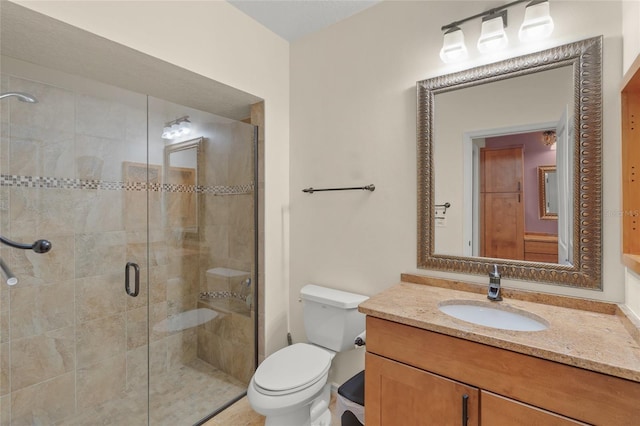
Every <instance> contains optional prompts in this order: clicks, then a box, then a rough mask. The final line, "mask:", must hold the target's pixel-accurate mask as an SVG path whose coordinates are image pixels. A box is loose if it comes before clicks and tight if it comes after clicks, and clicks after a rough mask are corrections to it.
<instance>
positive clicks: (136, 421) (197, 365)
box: [57, 359, 247, 426]
mask: <svg viewBox="0 0 640 426" xmlns="http://www.w3.org/2000/svg"><path fill="white" fill-rule="evenodd" d="M246 389H247V387H246V385H244V384H243V383H242V382H240V381H239V380H237V379H235V378H233V377H231V376H229V375H227V374H226V373H224V372H222V371H220V370H218V369H217V368H215V367H213V366H211V365H210V364H208V363H206V362H204V361H202V360H200V359H196V360H194V361H192V362H190V363H188V364H185V365H182V366H181V367H177V368H174V369H172V370H171V371H168V372H166V373H164V374H162V375H154V376H153V377H152V380H151V384H150V391H149V399H150V407H149V409H150V410H149V411H150V412H149V424H150V425H163V426H165V425H166V426H181V425H184V426H191V425H193V424H194V423H196V422H197V421H199V420H201V419H202V418H203V417H205V416H207V415H208V414H210V413H211V412H213V411H215V410H216V409H217V408H219V407H221V406H222V405H224V404H225V403H227V402H228V401H230V400H231V399H233V398H235V397H237V396H239V395H240V394H242V393H243V392H245V391H246ZM146 399H147V395H146V390H145V391H138V392H135V391H130V392H127V393H126V394H124V395H123V397H122V398H120V399H116V400H111V401H108V402H105V403H104V404H101V405H99V406H97V407H94V408H92V409H90V410H85V411H83V412H80V413H78V414H77V415H76V416H74V417H73V418H67V419H65V420H64V421H61V422H59V423H58V424H57V425H58V426H62V425H64V426H89V425H91V426H93V425H104V426H123V425H126V426H137V425H140V426H142V425H146V424H147V415H146V413H144V412H142V413H141V412H140V407H144V408H145V409H146V406H147V404H146Z"/></svg>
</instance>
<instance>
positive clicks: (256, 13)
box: [227, 0, 381, 42]
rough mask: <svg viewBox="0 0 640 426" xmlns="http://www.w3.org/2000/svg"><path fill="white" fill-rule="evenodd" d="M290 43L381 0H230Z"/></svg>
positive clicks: (229, 0)
mask: <svg viewBox="0 0 640 426" xmlns="http://www.w3.org/2000/svg"><path fill="white" fill-rule="evenodd" d="M227 1H228V2H229V3H231V4H232V5H233V6H235V7H237V8H238V9H240V10H241V11H242V12H244V13H245V14H247V15H249V16H250V17H252V18H253V19H255V20H256V21H258V22H259V23H261V24H262V25H264V26H265V27H267V28H269V29H270V30H271V31H273V32H274V33H276V34H278V35H279V36H280V37H282V38H284V39H286V40H288V41H289V42H292V41H295V40H297V39H299V38H301V37H304V36H305V35H307V34H310V33H313V32H316V31H319V30H321V29H323V28H326V27H328V26H330V25H333V24H335V23H336V22H338V21H341V20H343V19H345V18H348V17H349V16H352V15H355V14H356V13H358V12H361V11H363V10H364V9H366V8H368V7H371V6H373V5H375V4H377V3H379V2H380V1H381V0H227Z"/></svg>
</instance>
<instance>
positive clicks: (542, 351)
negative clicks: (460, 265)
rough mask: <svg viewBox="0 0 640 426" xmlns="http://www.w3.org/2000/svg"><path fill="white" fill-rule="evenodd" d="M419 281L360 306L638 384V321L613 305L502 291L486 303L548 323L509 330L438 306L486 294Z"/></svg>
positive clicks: (439, 282) (412, 323) (384, 316)
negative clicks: (538, 299)
mask: <svg viewBox="0 0 640 426" xmlns="http://www.w3.org/2000/svg"><path fill="white" fill-rule="evenodd" d="M423 281H424V282H422V283H409V282H401V283H399V284H397V285H395V286H393V287H391V288H389V289H387V290H385V291H383V292H381V293H378V294H376V295H374V296H372V297H371V298H370V299H368V300H367V301H365V302H363V303H362V304H360V306H359V310H360V312H362V313H364V314H366V315H370V316H373V317H377V318H381V319H385V320H390V321H394V322H398V323H401V324H405V325H409V326H413V327H417V328H421V329H424V330H429V331H434V332H437V333H442V334H446V335H449V336H453V337H459V338H462V339H466V340H469V341H473V342H478V343H483V344H486V345H490V346H494V347H498V348H502V349H507V350H511V351H514V352H519V353H522V354H526V355H531V356H535V357H538V358H543V359H547V360H551V361H556V362H560V363H563V364H567V365H571V366H575V367H580V368H584V369H587V370H592V371H596V372H600V373H604V374H609V375H612V376H616V377H620V378H624V379H628V380H632V381H635V382H640V341H639V340H640V339H638V335H639V334H638V333H634V330H637V326H638V324H637V323H634V322H633V319H631V318H629V317H628V316H627V315H625V313H624V310H623V309H622V308H621V307H617V305H615V304H609V303H603V304H602V305H603V306H598V302H595V303H592V302H585V303H580V301H584V300H583V299H575V300H576V303H575V305H576V306H579V307H580V309H576V308H573V307H568V306H571V305H572V303H571V302H570V301H569V302H566V299H570V298H564V297H561V296H558V297H560V298H562V299H565V301H564V302H563V303H561V305H565V306H557V304H558V303H556V302H553V304H547V303H536V302H532V301H528V300H518V299H516V298H509V295H513V293H512V292H509V291H504V293H503V295H504V300H503V301H501V302H490V303H492V304H493V303H495V304H496V305H502V306H505V307H506V308H507V309H509V308H515V309H520V310H525V311H527V312H530V313H532V314H535V315H538V316H540V317H542V318H544V319H545V320H546V321H547V322H548V323H549V327H548V328H547V329H546V330H542V331H530V332H525V331H509V330H501V329H496V328H490V327H485V326H481V325H476V324H473V323H469V322H466V321H462V320H459V319H456V318H454V317H451V316H449V315H447V314H445V313H443V312H441V311H440V310H439V309H438V304H439V303H440V302H443V301H445V300H451V299H460V300H470V301H478V302H488V301H487V297H486V293H485V294H479V293H478V292H477V291H461V290H459V289H456V288H455V287H457V286H456V285H455V282H451V283H453V284H447V285H446V286H442V281H443V280H434V283H435V284H434V285H432V284H429V280H423ZM458 287H460V286H458ZM461 287H462V288H465V289H466V290H468V289H469V288H468V287H469V286H464V285H463V286H461ZM477 287H480V286H477ZM505 290H506V289H505ZM484 291H485V292H486V286H485V287H484ZM516 293H517V292H516ZM514 297H517V296H514ZM548 297H549V298H550V299H553V298H554V297H555V296H548ZM524 299H526V297H524ZM585 307H586V309H585Z"/></svg>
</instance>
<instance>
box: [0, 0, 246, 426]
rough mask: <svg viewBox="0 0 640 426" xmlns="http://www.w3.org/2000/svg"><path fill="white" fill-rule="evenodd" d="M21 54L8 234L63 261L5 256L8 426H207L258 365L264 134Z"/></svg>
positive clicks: (3, 216) (6, 62)
mask: <svg viewBox="0 0 640 426" xmlns="http://www.w3.org/2000/svg"><path fill="white" fill-rule="evenodd" d="M3 3H5V2H3ZM3 7H4V6H3ZM3 37H4V34H3ZM7 51H10V49H5V46H3V50H2V53H3V56H2V63H1V65H2V69H1V74H0V92H1V93H0V132H1V133H0V175H1V176H0V235H2V237H3V238H5V239H8V240H11V241H17V242H21V243H29V244H31V243H33V242H34V241H36V240H41V239H46V240H47V241H50V243H51V249H50V250H48V251H47V252H44V253H38V252H37V251H34V250H24V249H20V248H16V247H11V246H9V245H6V244H1V245H0V258H1V259H2V261H3V262H4V265H5V267H6V268H5V269H6V270H7V271H9V272H7V273H6V274H5V273H3V275H2V282H0V425H3V426H5V425H7V426H8V425H32V424H34V425H95V424H102V425H125V424H126V425H146V424H151V425H192V424H196V423H198V422H200V421H202V420H203V419H206V418H207V417H208V416H210V415H211V414H212V413H213V412H215V411H216V410H219V409H220V408H221V407H224V406H225V405H226V404H228V403H230V402H232V401H234V400H235V399H237V398H238V397H240V396H242V395H243V394H244V392H245V391H246V387H247V384H248V382H249V380H250V378H251V375H252V374H253V371H254V369H255V366H256V358H257V357H256V353H257V342H256V330H257V327H256V324H257V310H256V306H257V303H256V302H257V277H258V272H257V261H256V258H257V247H258V244H257V213H258V208H257V207H258V206H257V196H256V193H257V188H256V186H257V185H256V181H257V180H256V176H257V174H256V173H257V155H258V154H257V131H256V128H255V126H253V125H251V124H248V123H247V122H241V121H237V120H234V119H230V118H224V117H221V116H219V115H215V114H212V113H211V112H206V111H203V110H202V109H196V108H193V107H189V106H187V105H183V104H179V103H175V102H169V101H166V100H162V99H160V98H159V97H153V96H150V95H146V94H140V93H137V92H136V91H134V90H125V89H122V88H119V87H116V86H113V85H110V84H105V83H104V82H99V81H95V80H92V79H89V78H87V77H86V76H77V75H74V74H72V73H69V72H66V71H60V70H56V69H51V68H48V67H47V66H45V65H42V64H39V63H37V62H36V63H34V61H31V62H26V61H23V60H21V59H16V58H14V57H9V56H4V55H5V52H7ZM12 93H20V94H23V95H24V96H30V97H32V98H33V99H34V100H37V102H22V101H23V100H24V99H20V98H19V96H15V95H12V96H5V97H3V94H12ZM179 119H183V120H182V121H180V120H179ZM246 121H250V120H249V119H247V120H246ZM186 122H188V124H186V125H184V124H183V125H182V126H180V124H182V123H186ZM172 124H173V125H177V126H174V128H172ZM185 129H186V130H185ZM8 275H12V276H14V277H15V279H16V280H17V283H15V284H14V285H8V284H7V281H9V276H8Z"/></svg>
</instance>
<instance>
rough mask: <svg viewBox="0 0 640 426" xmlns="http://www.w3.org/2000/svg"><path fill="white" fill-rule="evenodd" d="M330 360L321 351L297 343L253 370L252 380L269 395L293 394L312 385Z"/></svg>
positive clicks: (324, 372)
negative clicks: (291, 392)
mask: <svg viewBox="0 0 640 426" xmlns="http://www.w3.org/2000/svg"><path fill="white" fill-rule="evenodd" d="M331 358H332V357H331V355H330V354H329V352H327V351H325V350H323V349H320V348H318V347H316V346H313V345H309V344H306V343H296V344H295V345H291V346H287V347H286V348H283V349H280V350H279V351H277V352H275V353H273V354H272V355H270V356H268V357H267V358H266V359H265V360H264V361H263V362H262V364H260V366H259V367H258V369H257V370H256V373H255V375H254V376H253V380H254V383H255V384H256V385H258V386H259V387H260V388H262V389H263V390H265V391H268V392H269V393H271V392H275V393H285V392H286V391H295V390H297V389H302V388H304V387H307V385H310V384H313V383H315V382H316V381H317V380H318V379H320V378H321V377H322V376H323V375H324V374H326V373H327V371H328V370H329V367H330V366H331Z"/></svg>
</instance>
